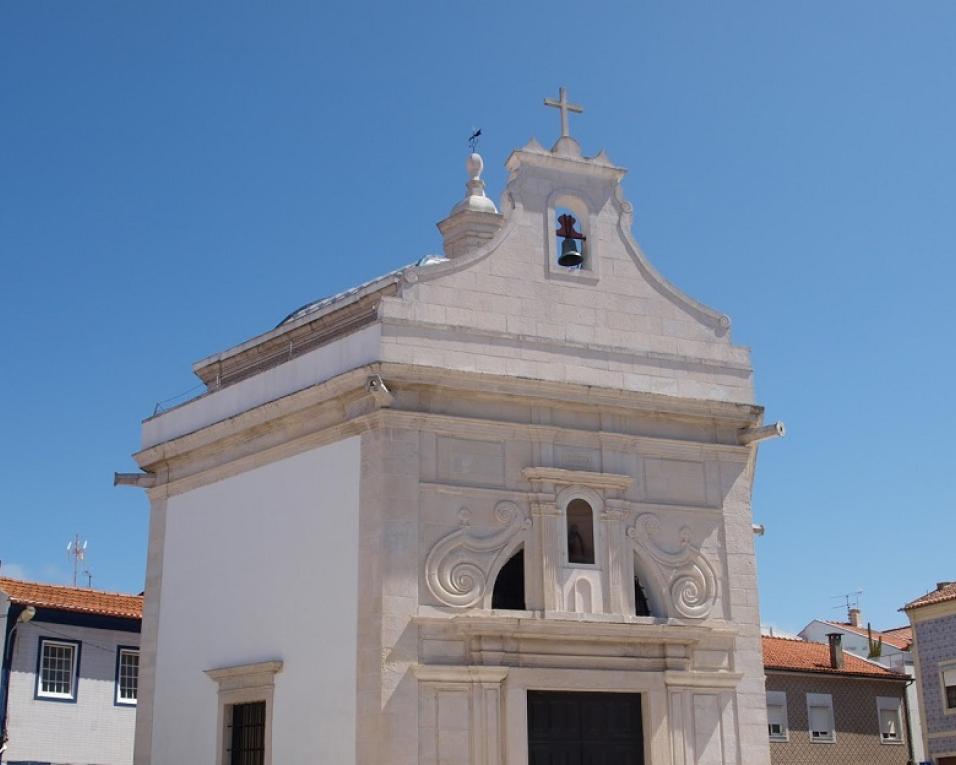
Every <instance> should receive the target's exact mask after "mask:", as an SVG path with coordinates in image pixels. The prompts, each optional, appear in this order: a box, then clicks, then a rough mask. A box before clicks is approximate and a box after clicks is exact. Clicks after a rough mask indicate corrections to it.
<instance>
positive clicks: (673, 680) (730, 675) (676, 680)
mask: <svg viewBox="0 0 956 765" xmlns="http://www.w3.org/2000/svg"><path fill="white" fill-rule="evenodd" d="M743 676H744V675H743V673H742V672H727V671H717V672H693V671H687V672H683V671H680V670H666V671H665V672H664V685H666V686H668V687H669V688H736V687H737V684H738V683H739V682H740V680H741V679H742V678H743Z"/></svg>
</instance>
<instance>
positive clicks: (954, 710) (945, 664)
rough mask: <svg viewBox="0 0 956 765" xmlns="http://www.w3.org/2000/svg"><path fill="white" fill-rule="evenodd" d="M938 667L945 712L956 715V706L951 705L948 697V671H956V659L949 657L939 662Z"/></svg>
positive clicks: (945, 713)
mask: <svg viewBox="0 0 956 765" xmlns="http://www.w3.org/2000/svg"><path fill="white" fill-rule="evenodd" d="M937 669H938V670H939V692H940V695H941V696H942V702H943V714H944V715H949V716H952V715H956V706H953V707H951V706H949V703H948V699H947V698H946V687H947V686H946V673H947V672H953V673H956V659H947V660H945V661H941V662H939V664H938V665H937ZM949 687H953V686H949Z"/></svg>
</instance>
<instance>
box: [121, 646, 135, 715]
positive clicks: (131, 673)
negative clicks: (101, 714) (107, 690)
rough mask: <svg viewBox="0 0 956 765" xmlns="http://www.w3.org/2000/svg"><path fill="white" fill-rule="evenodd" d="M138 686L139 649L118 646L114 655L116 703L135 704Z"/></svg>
mask: <svg viewBox="0 0 956 765" xmlns="http://www.w3.org/2000/svg"><path fill="white" fill-rule="evenodd" d="M138 688H139V649H138V648H122V647H121V648H120V649H119V652H118V654H117V656H116V703H117V704H135V703H136V696H137V690H138Z"/></svg>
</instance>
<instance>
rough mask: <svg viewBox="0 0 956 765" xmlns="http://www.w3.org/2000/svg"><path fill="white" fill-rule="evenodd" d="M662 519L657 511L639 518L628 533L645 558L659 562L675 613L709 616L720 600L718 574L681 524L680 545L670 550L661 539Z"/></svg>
mask: <svg viewBox="0 0 956 765" xmlns="http://www.w3.org/2000/svg"><path fill="white" fill-rule="evenodd" d="M660 532H661V520H660V518H658V517H657V515H655V514H654V513H643V514H642V515H639V516H638V517H637V520H636V521H635V523H634V525H633V526H632V527H631V528H629V529H628V530H627V535H628V536H629V537H630V538H631V539H632V540H634V544H635V546H636V548H637V551H638V552H639V553H642V559H644V560H645V561H653V562H654V563H655V564H657V568H658V570H657V572H656V574H657V575H658V577H659V578H660V581H661V584H662V587H663V589H664V590H665V595H666V597H667V599H668V602H669V605H670V607H671V608H672V610H673V612H674V614H673V615H674V616H680V617H683V618H685V619H704V618H706V617H707V616H708V615H709V614H710V612H711V609H712V608H713V607H714V604H715V603H716V602H717V574H716V573H715V572H714V568H713V566H711V564H710V563H709V562H708V561H707V559H706V558H705V557H704V555H703V553H701V551H700V548H699V547H697V546H695V545H694V544H693V543H692V542H691V530H690V527H688V526H683V527H681V529H680V531H679V533H678V540H679V541H678V548H677V549H676V550H669V549H667V548H666V547H664V546H662V545H661V543H660V541H659V538H660Z"/></svg>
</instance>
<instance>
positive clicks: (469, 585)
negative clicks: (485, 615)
mask: <svg viewBox="0 0 956 765" xmlns="http://www.w3.org/2000/svg"><path fill="white" fill-rule="evenodd" d="M459 517H460V518H461V527H460V528H458V529H456V530H455V531H452V532H451V533H450V534H448V535H446V536H445V537H443V538H442V539H440V540H438V542H436V543H435V546H434V547H432V549H431V551H430V552H429V553H428V557H427V558H426V559H425V582H426V584H427V585H428V589H429V591H430V592H431V594H432V595H434V596H435V598H436V599H437V600H439V601H440V602H441V603H443V604H445V605H446V606H454V607H456V608H467V607H469V606H475V605H478V604H479V603H480V602H481V600H482V598H483V597H484V596H485V594H486V593H487V592H488V585H489V583H490V580H491V572H492V571H494V570H495V567H496V566H497V565H498V563H499V562H500V558H502V557H503V556H504V554H505V553H506V552H509V551H510V550H511V549H512V548H513V547H514V546H515V542H516V539H517V538H518V537H521V536H523V535H524V534H525V533H526V532H527V530H528V529H530V528H531V526H532V523H533V522H532V520H531V519H530V518H529V517H527V516H526V515H525V514H524V513H523V512H522V511H521V508H519V507H518V505H517V504H515V503H514V502H511V501H510V500H504V501H501V502H499V503H498V504H497V505H495V519H496V520H497V521H498V523H499V524H502V525H503V526H504V528H502V529H500V530H498V531H495V532H492V533H490V534H488V533H476V532H475V531H474V529H472V528H471V526H470V525H469V516H468V514H467V511H465V512H463V513H460V514H459Z"/></svg>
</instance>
